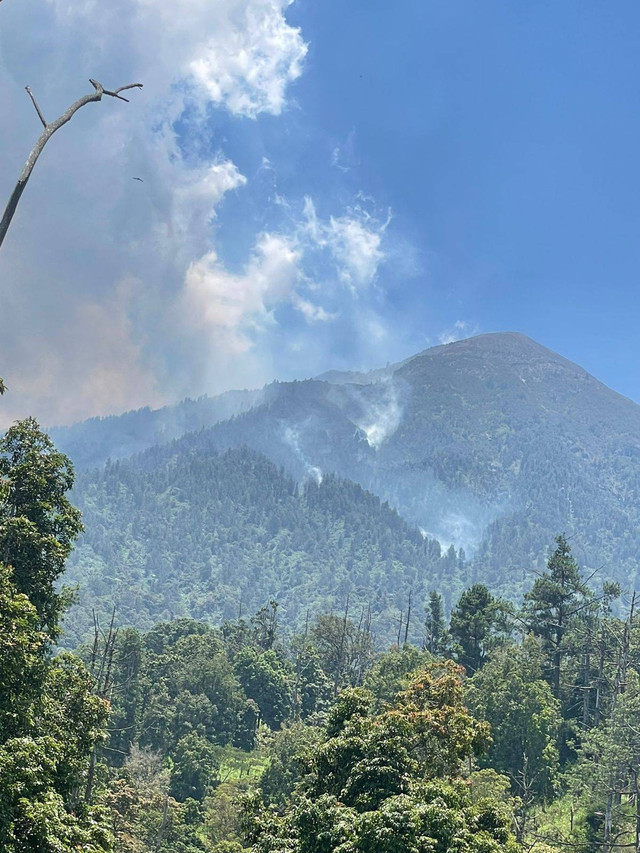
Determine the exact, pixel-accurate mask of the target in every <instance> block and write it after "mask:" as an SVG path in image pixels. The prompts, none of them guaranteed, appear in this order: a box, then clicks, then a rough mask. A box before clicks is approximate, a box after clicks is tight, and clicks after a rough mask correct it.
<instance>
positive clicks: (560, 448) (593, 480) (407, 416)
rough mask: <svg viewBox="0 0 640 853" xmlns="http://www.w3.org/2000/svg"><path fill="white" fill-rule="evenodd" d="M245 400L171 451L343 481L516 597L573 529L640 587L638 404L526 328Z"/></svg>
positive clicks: (590, 558) (578, 548)
mask: <svg viewBox="0 0 640 853" xmlns="http://www.w3.org/2000/svg"><path fill="white" fill-rule="evenodd" d="M245 403H246V406H245V411H242V412H239V413H234V415H233V416H232V417H230V418H229V419H227V420H220V421H219V422H218V423H217V424H215V425H213V426H211V427H209V428H206V429H203V430H201V431H200V432H198V433H192V434H190V435H185V436H183V437H182V438H180V439H178V440H177V441H176V442H174V443H172V444H169V445H167V446H166V448H165V452H166V453H167V454H170V455H171V456H173V457H176V458H177V457H178V456H180V454H191V453H194V452H196V453H198V454H200V455H204V456H206V455H207V454H210V453H221V452H224V451H225V450H227V449H228V448H241V447H245V446H246V447H249V448H252V449H253V450H254V451H256V452H258V453H261V454H263V455H264V456H266V457H267V458H269V459H270V460H272V461H273V462H274V463H275V464H276V465H278V466H282V467H283V469H284V470H285V471H286V472H287V474H288V475H289V476H291V477H293V478H294V479H295V480H296V481H298V482H300V483H302V482H305V481H308V480H312V479H315V480H316V481H320V480H321V479H322V477H324V476H326V474H327V473H335V474H337V475H339V476H340V477H341V478H346V479H349V480H351V481H353V482H355V483H358V484H359V485H360V486H362V487H363V488H364V489H366V490H368V491H370V492H372V493H373V494H375V495H377V496H379V497H380V498H381V499H382V500H383V501H387V502H388V503H389V504H390V506H391V507H393V508H395V509H396V510H397V511H398V512H399V513H400V515H401V516H403V517H404V518H405V519H406V520H407V521H408V522H410V523H411V524H413V525H417V526H419V527H420V528H421V529H422V531H423V533H424V534H425V535H426V536H428V537H431V538H435V539H438V540H439V541H440V542H442V543H444V545H445V547H446V546H447V545H448V544H449V543H454V544H455V546H456V547H462V548H464V550H465V551H466V552H467V555H468V556H470V557H471V558H472V563H471V568H470V570H471V577H472V578H475V579H478V580H483V581H486V582H487V583H489V584H490V585H491V586H492V587H493V588H494V589H496V590H500V591H502V592H505V593H507V594H509V595H513V596H517V595H519V594H520V593H521V591H522V589H523V587H525V586H526V585H527V584H528V583H529V581H530V578H531V570H532V569H539V568H540V567H541V565H543V562H544V560H545V557H546V554H547V551H548V547H549V545H550V544H551V542H552V540H553V537H554V535H555V534H556V533H558V532H560V531H564V532H565V533H566V534H567V536H569V537H570V540H571V544H572V547H573V550H574V553H575V554H576V556H577V557H578V559H579V560H580V561H581V562H582V564H583V565H584V566H585V568H587V569H600V576H601V577H603V578H604V577H613V578H616V579H618V580H620V581H621V582H622V583H623V584H624V585H625V586H629V585H632V584H633V583H634V582H635V580H636V576H637V567H638V562H639V560H640V407H638V406H637V405H636V404H635V403H633V402H631V401H630V400H628V399H626V398H624V397H622V396H621V395H619V394H617V393H615V392H614V391H612V390H611V389H609V388H607V387H606V386H604V385H603V384H602V383H600V382H598V381H597V380H596V379H595V378H594V377H592V376H590V375H589V374H588V373H587V372H586V371H584V370H583V369H582V368H580V367H578V366H577V365H575V364H573V363H572V362H570V361H568V360H567V359H565V358H563V357H561V356H559V355H557V354H556V353H553V352H551V351H550V350H548V349H546V348H545V347H543V346H541V345H539V344H537V343H535V342H534V341H532V340H530V339H529V338H527V337H525V336H523V335H519V334H515V333H500V334H490V335H480V336H477V337H474V338H470V339H468V340H464V341H458V342H456V343H452V344H447V345H444V346H439V347H434V348H431V349H428V350H425V351H424V352H422V353H419V354H417V355H416V356H414V357H412V358H409V359H407V360H406V361H404V362H402V363H401V364H397V365H389V366H387V367H386V368H383V369H382V370H376V371H372V372H371V373H368V374H367V373H356V374H354V373H340V372H335V371H334V372H332V373H330V374H326V375H325V377H324V379H322V378H320V379H313V380H306V381H299V382H287V383H274V384H272V385H270V386H267V387H266V388H265V389H263V391H262V392H261V394H260V396H259V397H258V396H256V397H252V398H251V399H250V400H249V398H247V399H246V400H245ZM212 404H213V403H212ZM201 422H203V420H202V419H201ZM118 423H119V422H118V419H115V420H114V426H116V427H117V425H118ZM76 429H78V428H76ZM56 439H57V440H58V441H59V443H60V444H61V446H62V449H66V450H69V449H70V447H69V443H68V441H67V436H65V435H64V434H63V433H60V434H59V435H57V436H56ZM71 455H72V456H74V455H75V456H76V458H78V456H77V451H76V453H74V452H73V451H72V453H71ZM154 458H155V457H154ZM140 464H141V465H146V466H148V465H151V464H152V463H151V461H150V459H147V460H146V461H145V459H144V457H141V462H140ZM153 464H157V459H156V462H154V463H153Z"/></svg>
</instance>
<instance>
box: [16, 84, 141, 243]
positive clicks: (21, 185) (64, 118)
mask: <svg viewBox="0 0 640 853" xmlns="http://www.w3.org/2000/svg"><path fill="white" fill-rule="evenodd" d="M89 82H90V83H91V85H92V86H93V88H94V89H95V92H93V93H92V94H91V95H84V96H83V97H82V98H79V99H78V100H77V101H76V102H75V103H73V104H71V106H70V107H69V109H67V110H66V111H65V112H64V113H63V114H62V115H61V116H60V117H59V118H57V119H55V121H52V122H47V121H46V120H45V118H44V116H43V114H42V111H41V110H40V107H39V106H38V102H37V101H36V99H35V97H34V95H33V92H32V91H31V89H30V88H29V87H28V86H27V87H26V88H27V93H28V95H29V97H30V98H31V101H32V103H33V106H34V107H35V110H36V112H37V114H38V118H39V119H40V121H41V122H42V126H43V128H44V130H43V131H42V133H41V134H40V137H39V139H38V141H37V142H36V144H35V145H34V146H33V148H32V150H31V154H29V157H28V158H27V162H26V163H25V164H24V168H23V170H22V172H21V173H20V177H19V178H18V183H17V184H16V185H15V187H14V190H13V192H12V193H11V196H10V197H9V201H8V203H7V206H6V208H5V211H4V214H3V216H2V220H1V221H0V246H2V243H3V242H4V238H5V236H6V234H7V231H8V230H9V225H10V224H11V220H12V219H13V216H14V214H15V212H16V209H17V207H18V202H19V201H20V198H21V196H22V193H23V192H24V190H25V187H26V186H27V181H28V180H29V178H30V177H31V173H32V172H33V169H34V167H35V165H36V163H37V161H38V157H39V156H40V155H41V154H42V151H43V149H44V146H45V145H46V144H47V142H48V141H49V140H50V139H51V137H52V136H53V134H54V133H55V132H56V130H60V128H61V127H62V126H63V125H65V124H66V123H67V122H68V121H71V119H72V118H73V116H74V115H75V114H76V113H77V112H78V110H79V109H81V108H82V107H84V106H86V105H87V104H92V103H94V102H97V101H101V100H102V96H103V95H110V96H111V97H112V98H118V100H120V101H127V103H128V99H127V98H123V97H122V95H120V92H124V91H125V89H141V88H142V83H129V85H127V86H120V88H119V89H114V91H109V90H108V89H105V88H104V87H103V86H102V84H101V83H98V82H97V80H90V81H89Z"/></svg>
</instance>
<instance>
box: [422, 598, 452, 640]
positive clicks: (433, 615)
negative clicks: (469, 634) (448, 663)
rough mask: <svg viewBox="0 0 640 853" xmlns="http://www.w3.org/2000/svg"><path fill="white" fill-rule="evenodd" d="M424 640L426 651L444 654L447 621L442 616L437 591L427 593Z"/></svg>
mask: <svg viewBox="0 0 640 853" xmlns="http://www.w3.org/2000/svg"><path fill="white" fill-rule="evenodd" d="M425 612H426V618H425V623H424V627H425V641H424V647H425V649H426V651H428V652H430V654H432V655H434V656H435V657H439V656H440V655H443V654H445V652H446V650H447V623H446V621H445V618H444V608H443V606H442V596H441V595H440V593H439V592H436V591H435V590H432V591H431V592H430V593H429V602H428V604H427V606H426V607H425Z"/></svg>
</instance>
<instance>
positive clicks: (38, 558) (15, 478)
mask: <svg viewBox="0 0 640 853" xmlns="http://www.w3.org/2000/svg"><path fill="white" fill-rule="evenodd" d="M72 485H73V468H72V466H71V462H70V461H69V459H68V458H67V457H66V456H64V455H63V454H62V453H58V452H57V451H56V450H55V448H54V446H53V444H52V442H51V440H50V439H49V437H48V436H47V435H45V434H44V433H43V432H42V431H41V430H40V428H39V427H38V424H37V423H36V421H35V420H34V419H33V418H28V419H27V420H25V421H20V422H18V423H16V424H15V425H14V426H12V427H11V428H10V429H9V430H7V432H6V434H5V435H4V437H3V438H2V439H0V562H3V563H5V565H9V566H11V567H12V568H13V582H14V583H15V585H16V587H17V588H18V591H19V592H22V593H24V594H25V595H26V596H27V597H28V598H29V601H30V602H31V603H32V604H33V606H34V607H35V608H36V611H37V614H38V619H39V622H40V625H41V626H42V627H43V628H44V629H45V630H46V631H47V632H48V633H49V635H50V637H51V638H52V639H55V638H56V637H57V635H58V631H59V629H58V620H59V618H60V614H61V612H62V609H63V607H64V605H65V602H66V601H67V597H66V596H65V594H64V593H61V592H59V591H58V589H57V587H56V581H57V579H58V578H59V577H60V575H61V574H62V572H63V570H64V565H65V561H66V559H67V557H68V556H69V554H70V552H71V548H72V546H73V542H74V541H75V539H76V538H77V536H78V534H79V533H80V531H81V530H82V525H81V523H80V513H79V511H78V510H77V509H75V508H74V507H73V506H71V504H70V503H69V501H68V499H67V497H66V492H67V491H68V490H69V489H70V488H71V486H72Z"/></svg>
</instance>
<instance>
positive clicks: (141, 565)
mask: <svg viewBox="0 0 640 853" xmlns="http://www.w3.org/2000/svg"><path fill="white" fill-rule="evenodd" d="M74 499H75V501H76V502H77V504H78V506H79V507H80V508H81V510H82V513H83V518H84V524H85V531H86V532H85V534H84V536H83V537H82V538H81V540H80V543H79V545H78V547H77V549H76V550H75V552H74V554H73V556H72V557H71V560H70V564H69V571H68V575H67V579H68V581H70V582H73V583H76V584H78V585H79V587H80V593H79V605H78V606H76V607H75V608H74V609H73V610H72V611H71V613H70V614H69V615H68V617H67V620H66V622H65V643H67V644H69V645H70V646H71V647H73V646H74V645H75V644H77V642H78V641H81V640H82V639H83V638H84V636H86V633H87V631H90V630H91V621H90V620H91V611H92V609H93V608H95V610H96V611H97V612H98V613H99V614H101V615H102V616H103V617H105V618H106V617H107V615H108V614H109V613H110V611H111V608H112V607H114V606H115V608H116V610H117V612H118V617H119V619H120V620H121V621H122V622H124V623H125V624H130V625H137V626H140V627H142V628H150V627H151V626H152V625H153V624H154V623H155V622H158V621H161V620H164V619H172V618H176V617H180V616H190V617H194V618H198V619H205V620H208V621H210V622H218V623H219V622H221V621H223V620H225V619H231V618H235V617H237V616H238V615H239V614H243V613H244V614H246V613H253V612H255V611H256V610H258V608H259V607H261V606H262V605H263V604H264V603H265V602H266V601H269V600H270V599H272V598H276V599H277V600H278V602H279V604H280V615H281V619H282V621H283V622H285V623H286V624H287V625H289V626H291V627H298V628H299V627H301V626H302V625H304V623H305V621H306V620H307V617H308V616H309V615H310V616H315V615H317V614H318V613H323V612H325V611H334V610H335V611H343V610H344V608H345V606H347V603H348V606H349V609H350V612H351V614H352V615H354V614H355V615H356V618H360V617H362V618H368V619H372V620H374V621H375V624H376V626H377V629H378V632H379V633H380V635H381V637H384V638H386V639H387V640H390V639H391V638H392V637H395V636H396V635H397V633H398V631H399V630H400V628H399V626H398V620H399V618H400V611H403V612H404V617H403V618H406V613H407V610H408V607H409V597H410V595H411V596H412V600H413V606H414V613H420V610H421V608H422V606H423V603H424V601H425V599H426V597H427V595H428V592H429V590H430V589H432V588H433V587H434V586H438V588H440V589H442V590H443V591H444V592H445V595H446V601H447V603H448V604H450V603H451V599H452V596H455V595H456V594H457V592H459V590H460V589H461V588H462V584H463V578H462V573H463V569H464V563H463V557H462V555H460V554H458V553H456V552H455V550H454V549H453V548H450V549H449V550H448V551H447V552H445V553H442V552H441V548H440V545H439V544H438V543H437V542H435V541H433V540H431V539H427V538H424V537H423V536H422V535H421V534H420V533H419V531H418V530H416V529H415V528H412V527H410V526H409V525H408V524H407V523H406V522H404V521H403V520H402V519H401V518H400V517H399V516H398V514H397V513H396V512H394V511H393V510H391V509H389V507H388V506H386V505H384V504H381V502H380V500H379V499H378V498H376V497H374V496H373V495H371V494H369V493H367V492H365V491H364V490H363V489H362V488H361V487H360V486H357V485H355V484H354V483H350V482H347V481H344V480H342V479H340V478H338V477H336V476H334V475H329V476H326V477H324V478H323V480H322V482H321V483H319V484H318V483H316V481H315V480H313V479H312V480H308V481H307V482H306V483H305V484H304V485H302V486H298V485H297V484H296V482H295V481H294V480H293V479H292V478H291V477H290V476H288V475H286V474H284V473H283V472H282V471H281V470H278V469H277V468H276V467H275V466H274V465H273V463H271V462H269V461H268V460H267V459H265V458H264V457H262V456H260V455H257V454H256V453H254V452H252V451H248V450H242V449H240V450H230V451H227V452H224V453H222V454H217V453H211V452H206V453H200V452H198V449H197V442H196V443H195V444H190V445H189V446H188V450H187V446H186V445H185V443H184V442H182V443H181V444H179V445H176V446H170V447H167V448H163V449H157V450H153V451H149V452H147V453H146V454H145V455H143V456H142V457H139V458H137V459H135V460H131V461H128V462H117V463H113V464H109V465H107V466H106V467H105V468H104V469H102V470H101V471H98V472H94V473H93V474H84V475H82V476H80V477H79V478H78V482H77V485H76V489H75V492H74ZM367 614H368V615H367ZM421 630H422V629H421V627H420V624H419V617H418V620H417V621H416V620H415V619H414V622H413V624H412V625H410V626H409V633H410V636H411V637H412V638H414V639H416V640H421V633H420V632H421ZM401 631H402V632H403V633H404V631H405V628H404V627H402V628H401Z"/></svg>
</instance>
